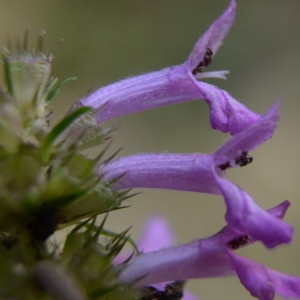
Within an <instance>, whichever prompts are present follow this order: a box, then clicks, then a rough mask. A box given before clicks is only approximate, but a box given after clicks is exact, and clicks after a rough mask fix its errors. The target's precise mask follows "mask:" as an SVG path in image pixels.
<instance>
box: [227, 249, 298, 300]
mask: <svg viewBox="0 0 300 300" xmlns="http://www.w3.org/2000/svg"><path fill="white" fill-rule="evenodd" d="M227 254H228V257H230V259H231V261H232V263H233V265H234V268H235V270H236V272H237V275H238V276H239V278H240V281H241V282H242V284H243V285H244V286H245V287H246V288H247V289H248V290H249V292H250V293H251V295H252V296H254V297H256V298H258V299H260V300H272V299H274V296H275V293H278V294H279V295H280V296H282V297H283V298H284V299H290V298H295V299H300V278H299V277H295V276H291V275H286V274H283V273H280V272H277V271H274V270H272V269H269V268H267V267H265V266H263V265H260V264H258V263H256V262H254V261H251V260H249V259H247V258H244V257H241V256H238V255H237V254H235V253H233V252H231V251H227Z"/></svg>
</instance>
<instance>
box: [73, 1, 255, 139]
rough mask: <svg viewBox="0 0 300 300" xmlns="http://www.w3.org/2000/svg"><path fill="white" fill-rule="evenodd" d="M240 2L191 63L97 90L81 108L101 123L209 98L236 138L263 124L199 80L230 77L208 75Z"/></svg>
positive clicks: (215, 118) (203, 40) (217, 118)
mask: <svg viewBox="0 0 300 300" xmlns="http://www.w3.org/2000/svg"><path fill="white" fill-rule="evenodd" d="M235 12H236V3H235V1H234V0H232V1H231V3H230V5H229V6H228V8H227V9H226V10H225V12H224V13H223V14H222V15H221V16H220V17H219V18H218V19H217V20H216V21H215V22H214V23H213V24H212V25H211V26H210V27H209V28H208V30H207V31H206V32H205V33H204V34H203V35H202V37H200V39H199V40H198V42H197V43H196V45H195V47H194V49H193V51H192V52H191V54H190V55H189V58H188V59H187V61H186V62H185V63H183V64H181V65H178V66H173V67H169V68H166V69H163V70H161V71H157V72H151V73H148V74H143V75H139V76H136V77H132V78H127V79H124V80H122V81H119V82H116V83H113V84H110V85H108V86H105V87H102V88H100V89H98V90H96V91H95V92H94V93H92V94H90V95H88V96H86V97H84V98H83V99H81V100H80V101H79V102H78V103H77V105H82V106H91V107H93V108H95V109H96V110H98V112H97V114H96V117H97V121H98V122H99V123H102V122H104V121H107V120H109V119H113V118H116V117H119V116H122V115H126V114H130V113H135V112H138V111H142V110H147V109H152V108H156V107H160V106H165V105H170V104H176V103H181V102H186V101H192V100H198V99H204V100H205V101H206V102H207V103H208V104H209V106H210V109H211V113H210V120H211V125H212V127H213V128H214V129H218V130H221V131H222V132H230V133H231V134H236V133H238V132H239V131H241V130H243V129H244V128H246V127H248V126H249V125H251V124H253V123H254V122H256V121H257V120H258V119H259V117H260V116H259V115H258V114H257V113H255V112H253V111H251V110H249V109H248V108H246V107H245V106H244V105H243V104H241V103H239V102H238V101H236V100H235V99H234V98H232V97H231V96H230V95H229V94H228V93H227V92H225V91H223V90H221V89H219V88H217V87H215V86H213V85H211V84H208V83H204V82H201V81H199V80H200V79H203V78H208V77H217V78H224V75H225V73H226V72H225V71H217V72H203V69H204V68H205V67H206V66H207V65H208V64H209V63H210V62H211V59H212V57H213V56H214V55H215V54H216V52H217V50H218V49H219V47H220V46H221V44H222V42H223V39H224V38H225V36H226V35H227V33H228V31H229V30H230V28H231V26H232V25H233V22H234V18H235Z"/></svg>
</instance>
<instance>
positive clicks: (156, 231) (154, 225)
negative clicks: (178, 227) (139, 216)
mask: <svg viewBox="0 0 300 300" xmlns="http://www.w3.org/2000/svg"><path fill="white" fill-rule="evenodd" d="M174 244H175V236H174V234H173V231H172V228H171V226H170V224H169V223H168V222H167V220H166V219H165V218H164V217H162V216H160V215H153V216H151V217H150V218H148V220H147V221H146V222H145V224H144V228H143V230H142V232H141V235H140V238H139V240H138V242H137V247H138V249H139V251H140V252H141V253H147V252H151V251H156V250H160V249H163V248H166V247H170V246H172V245H174ZM130 256H131V255H130V254H129V255H128V253H127V254H126V253H121V254H119V255H118V256H117V257H116V259H115V260H114V262H115V263H116V264H120V263H121V262H122V261H125V260H126V259H128V257H130ZM169 283H170V282H159V283H155V284H153V285H152V286H153V287H154V288H156V289H158V290H160V291H163V290H164V289H165V286H166V285H167V284H169ZM196 299H197V297H196V296H195V295H193V294H192V293H190V292H188V291H184V296H183V300H196Z"/></svg>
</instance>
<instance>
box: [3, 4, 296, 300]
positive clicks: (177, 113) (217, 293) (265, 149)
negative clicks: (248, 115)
mask: <svg viewBox="0 0 300 300" xmlns="http://www.w3.org/2000/svg"><path fill="white" fill-rule="evenodd" d="M237 2H238V13H237V19H236V24H235V26H234V27H233V29H232V31H231V32H230V34H229V36H228V38H227V39H226V41H225V44H224V45H223V47H222V48H221V49H220V51H219V52H218V55H217V56H216V57H215V59H214V61H213V64H212V66H211V67H210V70H224V69H225V70H226V69H227V70H230V72H231V73H230V74H229V77H228V80H227V81H222V80H211V81H210V82H212V83H214V84H216V85H218V86H219V87H222V88H224V89H226V90H227V91H228V92H229V93H231V94H232V95H233V96H234V97H235V98H236V99H239V100H240V101H241V102H243V103H245V104H246V105H247V106H248V107H249V108H251V109H253V110H255V111H257V112H260V113H263V112H265V111H266V110H267V109H268V108H269V107H270V106H271V105H272V103H273V102H274V101H275V100H276V99H281V100H282V101H281V121H280V124H279V128H278V130H277V131H276V134H275V136H274V138H273V139H272V140H270V141H268V142H267V143H266V144H265V145H263V146H262V147H261V148H260V149H258V150H256V151H255V153H254V163H253V164H251V165H249V166H248V167H247V168H243V169H238V170H232V171H230V172H228V177H230V178H231V179H232V180H234V181H235V182H237V183H238V184H239V185H240V186H242V187H243V188H244V189H245V190H247V191H248V192H249V193H250V194H251V195H252V196H253V197H255V199H256V201H257V202H258V203H259V204H260V205H261V206H263V207H265V208H269V207H272V206H274V205H276V204H278V203H279V202H281V201H283V200H285V199H289V200H290V201H291V202H292V206H291V208H290V210H289V212H288V215H287V218H286V220H287V221H288V222H290V223H291V224H293V225H294V226H295V229H296V231H295V239H294V242H293V244H292V245H290V246H281V247H279V248H277V249H275V250H273V251H267V250H266V249H264V248H263V247H262V246H261V245H253V246H251V247H247V248H246V249H243V250H241V251H240V253H242V254H243V255H245V256H247V257H249V258H252V259H254V260H257V261H259V262H261V263H265V264H266V265H268V266H269V267H272V268H274V269H278V270H280V271H282V272H287V273H291V274H294V275H298V276H300V259H299V246H300V233H299V230H300V220H299V215H300V199H299V196H300V184H299V177H300V176H299V173H300V168H299V165H300V163H299V148H300V144H299V141H300V137H299V128H300V118H299V108H300V107H299V103H300V89H299V70H300V59H299V53H300V44H299V43H300V39H299V36H300V18H299V11H300V1H298V0H288V1H282V0H265V1H260V0H252V1H242V0H240V1H239V0H238V1H237ZM228 3H229V1H225V0H214V1H211V0H152V1H146V0H123V1H122V0H118V1H116V0H109V1H108V0H107V1H104V0H97V1H96V0H72V1H71V0H65V1H62V0H40V1H37V0H1V8H0V41H1V44H2V45H3V44H5V43H6V40H7V38H8V37H10V38H15V37H17V36H22V35H23V33H24V31H25V30H27V29H28V30H29V31H30V35H31V40H32V41H35V37H36V34H37V33H38V32H39V31H40V30H41V29H44V30H46V32H47V40H46V41H47V42H46V44H47V47H48V48H49V49H50V48H52V47H53V46H54V45H55V43H56V42H57V41H58V40H59V39H60V38H64V43H63V45H62V46H61V47H59V49H58V50H57V53H56V59H55V64H54V70H53V74H54V75H56V76H58V77H60V78H65V77H68V76H73V75H75V76H78V80H77V81H75V82H73V83H71V84H69V85H68V86H67V87H66V88H65V89H64V91H63V92H62V93H61V94H60V96H59V99H58V100H57V101H56V103H55V105H56V113H55V117H56V118H58V117H60V116H62V115H63V114H65V113H66V111H67V109H68V107H69V106H70V105H71V104H72V103H73V102H74V101H75V100H76V99H78V98H80V97H81V96H83V95H84V94H85V93H87V92H88V90H90V89H94V88H97V87H100V86H103V85H106V84H108V83H110V82H113V81H116V80H119V79H121V78H124V77H127V76H131V75H134V74H140V73H142V72H148V71H152V70H158V69H161V68H163V67H166V66H169V65H176V64H179V63H182V62H183V61H184V60H185V59H186V57H187V56H188V54H189V52H190V50H191V49H192V47H193V45H194V43H195V42H196V40H197V39H198V37H199V36H200V35H201V34H202V32H203V31H204V30H205V29H206V28H207V27H208V26H209V25H210V23H211V22H212V21H213V20H214V19H215V18H216V17H218V16H219V14H221V12H222V11H223V10H224V9H225V7H226V6H227V5H228ZM118 122H119V124H120V125H121V127H120V129H119V130H118V131H117V132H116V134H115V136H114V143H113V146H112V148H111V150H112V151H113V150H115V149H118V148H119V147H123V151H122V152H121V154H120V155H126V154H133V153H138V152H159V151H169V152H212V151H214V150H215V149H217V148H218V147H219V146H220V145H221V144H222V143H223V141H224V140H225V139H226V136H225V135H224V134H220V133H219V132H216V131H213V130H212V129H211V128H210V126H209V118H208V108H207V106H206V104H205V103H204V102H202V101H197V102H191V103H185V104H182V105H175V106H170V107H165V108H161V109H156V110H152V111H146V112H142V113H139V114H135V115H130V116H126V117H122V118H120V119H119V120H114V122H113V123H118ZM94 151H98V150H97V149H94ZM139 191H141V190H139ZM128 204H129V205H131V208H130V209H126V210H122V211H120V212H118V213H113V214H112V215H111V217H110V220H109V225H110V227H111V228H113V229H115V230H123V229H124V227H128V226H130V225H132V226H133V227H132V235H133V237H137V236H138V233H139V231H140V229H141V226H142V224H143V220H145V218H146V217H147V216H148V215H150V214H151V213H162V214H164V215H166V217H167V218H168V219H169V221H170V223H171V224H172V226H173V228H174V231H175V233H176V236H177V241H178V242H179V243H183V242H188V241H190V240H192V239H197V238H201V237H205V236H208V235H211V234H213V233H215V232H216V231H218V230H219V229H220V228H221V227H222V226H223V225H224V221H223V215H224V204H223V200H222V199H221V198H220V197H216V196H209V195H201V194H200V195H199V194H196V193H185V192H174V191H153V190H143V191H142V194H140V195H138V196H136V197H134V198H132V199H130V200H129V201H128ZM179 267H180V266H179ZM216 287H217V288H216ZM188 289H189V290H190V291H192V292H194V293H196V294H197V295H198V296H199V299H244V300H247V299H252V297H251V296H250V295H249V293H248V292H247V291H246V290H245V289H244V288H243V287H242V286H241V284H240V283H239V281H238V279H237V278H234V277H231V278H216V279H203V280H194V281H191V282H190V283H189V284H188Z"/></svg>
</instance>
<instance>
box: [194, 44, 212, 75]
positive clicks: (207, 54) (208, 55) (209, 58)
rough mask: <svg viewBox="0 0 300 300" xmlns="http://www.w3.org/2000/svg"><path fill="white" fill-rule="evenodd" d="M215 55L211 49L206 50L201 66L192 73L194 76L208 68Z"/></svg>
mask: <svg viewBox="0 0 300 300" xmlns="http://www.w3.org/2000/svg"><path fill="white" fill-rule="evenodd" d="M213 54H214V53H213V52H212V50H211V49H210V48H206V49H205V52H204V55H203V59H202V60H200V62H199V64H198V65H197V67H196V68H195V69H194V70H193V71H192V73H193V74H194V75H196V74H197V73H201V72H202V71H203V69H204V68H206V67H207V66H208V65H209V64H210V63H211V61H212V56H213Z"/></svg>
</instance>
